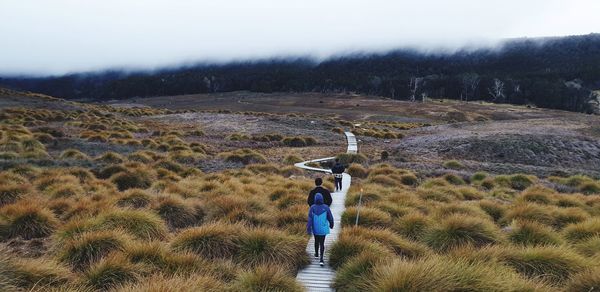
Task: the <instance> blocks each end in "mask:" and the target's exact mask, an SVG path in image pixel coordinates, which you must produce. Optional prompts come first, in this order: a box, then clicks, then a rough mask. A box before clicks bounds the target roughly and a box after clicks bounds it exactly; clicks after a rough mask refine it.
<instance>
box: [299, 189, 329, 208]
mask: <svg viewBox="0 0 600 292" xmlns="http://www.w3.org/2000/svg"><path fill="white" fill-rule="evenodd" d="M316 193H320V194H321V195H323V202H324V203H325V205H327V206H331V202H333V200H332V199H331V192H329V190H327V189H326V188H324V187H322V186H318V187H316V188H314V189H313V190H312V191H310V193H309V194H308V198H307V199H306V203H307V204H308V205H309V206H312V205H314V204H315V194H316Z"/></svg>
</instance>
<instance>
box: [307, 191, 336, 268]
mask: <svg viewBox="0 0 600 292" xmlns="http://www.w3.org/2000/svg"><path fill="white" fill-rule="evenodd" d="M331 228H333V214H331V210H330V209H329V207H327V205H325V204H323V195H321V194H320V193H317V194H316V195H315V204H314V205H312V206H311V207H310V209H309V210H308V223H307V224H306V232H307V233H308V234H313V235H314V236H315V258H319V264H320V265H321V267H322V266H324V265H325V263H323V253H325V236H327V234H329V229H331Z"/></svg>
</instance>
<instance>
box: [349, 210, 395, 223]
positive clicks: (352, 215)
mask: <svg viewBox="0 0 600 292" xmlns="http://www.w3.org/2000/svg"><path fill="white" fill-rule="evenodd" d="M357 212H358V210H357V208H355V207H350V208H348V209H346V211H345V212H344V213H343V214H342V220H341V222H342V226H352V225H354V224H355V223H356V215H357ZM391 223H392V217H391V216H390V215H389V214H388V213H385V212H383V211H380V210H378V209H375V208H371V207H366V206H362V207H361V208H360V216H359V219H358V225H360V226H365V227H388V226H390V225H391Z"/></svg>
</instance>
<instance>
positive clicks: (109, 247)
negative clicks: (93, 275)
mask: <svg viewBox="0 0 600 292" xmlns="http://www.w3.org/2000/svg"><path fill="white" fill-rule="evenodd" d="M127 241H128V239H127V237H126V236H125V235H124V234H123V233H122V232H119V231H95V232H94V231H92V232H84V233H82V234H80V235H78V236H75V237H74V238H71V239H68V240H66V241H65V242H64V243H63V244H61V245H60V246H58V249H59V252H58V258H59V259H60V260H61V261H62V262H65V263H68V264H69V265H71V266H72V267H73V269H75V270H82V269H85V268H86V267H88V266H89V265H90V264H92V263H95V262H97V261H98V260H100V259H102V258H104V257H106V256H107V255H109V254H110V253H111V252H113V251H123V250H124V249H125V245H126V242H127Z"/></svg>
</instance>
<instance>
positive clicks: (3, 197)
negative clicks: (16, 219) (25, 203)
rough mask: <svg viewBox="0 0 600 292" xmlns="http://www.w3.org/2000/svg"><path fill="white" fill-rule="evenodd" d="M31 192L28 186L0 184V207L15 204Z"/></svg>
mask: <svg viewBox="0 0 600 292" xmlns="http://www.w3.org/2000/svg"><path fill="white" fill-rule="evenodd" d="M31 191H32V190H31V186H30V185H29V184H12V183H9V184H0V207H2V206H4V205H7V204H12V203H14V202H16V201H17V200H18V199H20V198H23V197H24V196H26V195H27V194H29V193H30V192H31Z"/></svg>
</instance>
